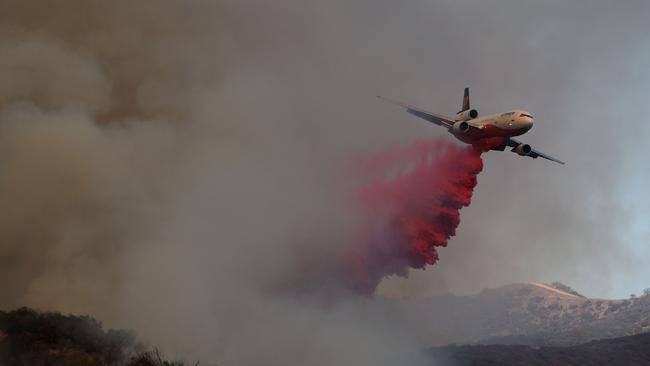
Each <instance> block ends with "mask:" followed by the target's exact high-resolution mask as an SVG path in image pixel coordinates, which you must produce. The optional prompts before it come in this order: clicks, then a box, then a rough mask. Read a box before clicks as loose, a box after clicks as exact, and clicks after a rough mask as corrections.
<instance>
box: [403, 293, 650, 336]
mask: <svg viewBox="0 0 650 366" xmlns="http://www.w3.org/2000/svg"><path fill="white" fill-rule="evenodd" d="M408 306H412V307H413V308H414V309H413V310H414V312H422V313H425V314H427V315H426V317H425V319H418V321H419V322H420V325H419V326H420V327H423V328H424V329H425V330H424V332H425V333H426V334H427V336H428V337H429V339H431V343H432V344H433V345H445V344H449V343H481V344H492V343H494V344H529V345H538V346H541V345H546V346H550V345H575V344H580V343H585V342H588V341H590V340H595V339H603V338H614V337H622V336H627V335H634V334H640V333H644V332H648V331H650V296H643V297H640V298H637V299H633V300H602V299H590V298H586V297H583V296H581V295H579V294H577V293H570V292H567V291H563V290H560V289H557V288H553V287H551V286H549V285H544V284H537V283H521V284H512V285H508V286H503V287H500V288H497V289H486V290H483V291H482V292H480V293H479V294H476V295H472V296H453V295H447V296H439V297H434V298H430V299H426V300H418V301H412V302H411V303H410V304H409V305H408Z"/></svg>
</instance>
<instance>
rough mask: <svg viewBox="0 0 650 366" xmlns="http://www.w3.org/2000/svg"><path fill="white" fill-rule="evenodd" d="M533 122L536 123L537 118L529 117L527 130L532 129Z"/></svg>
mask: <svg viewBox="0 0 650 366" xmlns="http://www.w3.org/2000/svg"><path fill="white" fill-rule="evenodd" d="M533 123H535V120H534V119H532V118H529V119H528V121H526V130H530V129H531V128H533Z"/></svg>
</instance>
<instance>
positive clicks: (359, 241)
mask: <svg viewBox="0 0 650 366" xmlns="http://www.w3.org/2000/svg"><path fill="white" fill-rule="evenodd" d="M502 142H503V141H502V140H501V141H497V140H488V141H484V143H482V144H480V145H475V146H458V145H456V144H454V143H451V142H449V141H448V140H446V139H438V140H433V141H423V142H418V143H415V144H413V145H411V146H408V147H402V148H394V149H391V150H388V151H385V152H382V153H379V154H376V155H374V156H370V157H365V158H362V159H360V169H359V170H358V171H360V172H361V173H362V174H363V178H364V179H369V180H370V182H369V183H368V184H367V185H365V186H364V187H363V189H362V190H361V191H360V192H359V204H360V206H361V210H362V213H363V224H362V229H361V230H360V232H359V234H358V235H359V236H358V238H356V240H355V244H354V247H353V248H351V249H350V251H349V252H348V253H347V256H346V260H347V262H348V265H349V266H350V278H349V280H350V282H351V286H352V287H354V288H355V289H356V290H358V291H360V292H361V293H363V294H365V295H368V296H370V295H372V294H373V293H374V291H375V289H376V288H377V285H378V284H379V282H380V281H381V279H382V278H384V277H386V276H390V275H399V276H406V275H407V273H408V269H409V268H418V269H422V268H425V267H426V266H427V265H433V264H435V263H436V262H437V261H438V252H437V248H438V247H445V246H447V242H448V240H449V238H450V237H452V236H454V235H455V234H456V228H457V227H458V225H459V223H460V209H461V208H463V207H465V206H469V204H470V202H471V199H472V192H473V190H474V187H475V186H476V182H477V179H476V176H477V175H478V174H479V173H480V172H481V170H483V160H482V159H481V154H482V153H483V152H485V151H487V150H489V149H490V147H491V146H495V145H499V144H500V143H502Z"/></svg>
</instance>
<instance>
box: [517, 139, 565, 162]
mask: <svg viewBox="0 0 650 366" xmlns="http://www.w3.org/2000/svg"><path fill="white" fill-rule="evenodd" d="M507 144H508V146H509V147H512V150H511V151H515V148H516V147H517V146H519V145H521V144H523V142H521V141H518V140H515V139H513V138H510V139H508V142H507ZM528 156H530V157H531V158H533V159H537V158H538V157H542V158H544V159H548V160H550V161H554V162H556V163H560V164H562V165H564V162H563V161H561V160H558V159H556V158H554V157H552V156H550V155H546V154H544V153H543V152H541V151H537V150H535V149H531V151H530V154H528Z"/></svg>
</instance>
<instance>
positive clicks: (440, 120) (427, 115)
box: [377, 95, 455, 128]
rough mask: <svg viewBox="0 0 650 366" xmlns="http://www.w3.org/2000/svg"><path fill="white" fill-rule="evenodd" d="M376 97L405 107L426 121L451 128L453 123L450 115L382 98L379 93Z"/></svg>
mask: <svg viewBox="0 0 650 366" xmlns="http://www.w3.org/2000/svg"><path fill="white" fill-rule="evenodd" d="M377 98H379V99H383V100H385V101H387V102H390V103H393V104H397V105H398V106H400V107H402V108H405V109H406V111H407V112H408V113H410V114H412V115H414V116H416V117H420V118H422V119H424V120H426V121H429V122H431V123H434V124H437V125H438V126H444V127H446V128H451V127H452V126H453V125H454V123H455V122H454V119H453V118H450V117H446V116H443V115H440V114H435V113H431V112H428V111H425V110H424V109H420V108H417V107H414V106H412V105H408V104H406V103H402V102H399V101H396V100H392V99H388V98H384V97H382V96H379V95H378V96H377Z"/></svg>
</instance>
